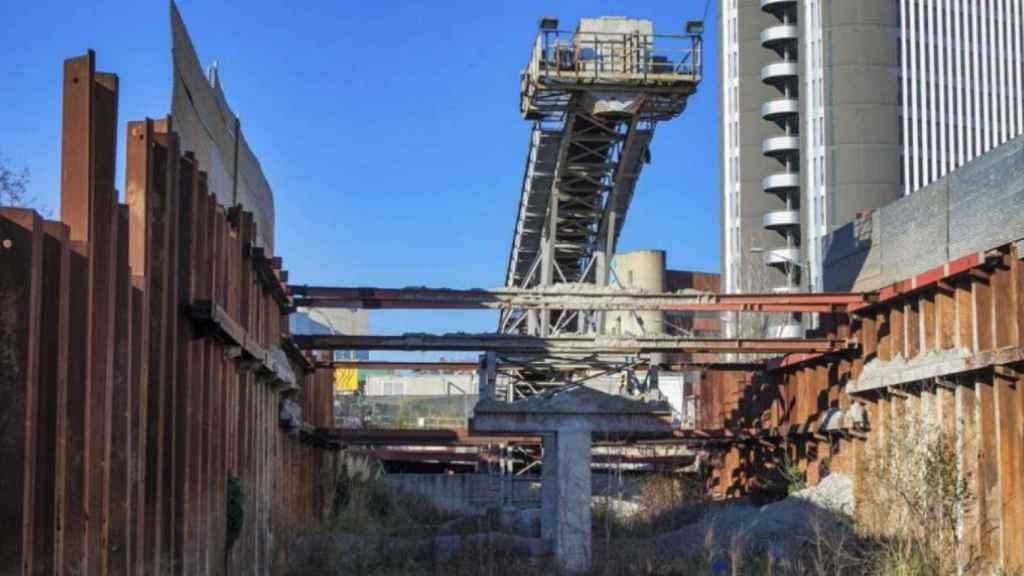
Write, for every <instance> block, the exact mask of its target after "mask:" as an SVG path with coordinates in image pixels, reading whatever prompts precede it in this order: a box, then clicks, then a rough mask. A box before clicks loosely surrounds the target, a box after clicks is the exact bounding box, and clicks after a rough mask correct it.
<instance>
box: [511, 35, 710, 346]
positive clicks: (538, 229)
mask: <svg viewBox="0 0 1024 576" xmlns="http://www.w3.org/2000/svg"><path fill="white" fill-rule="evenodd" d="M550 24H551V23H550V22H548V25H549V29H545V28H544V25H545V22H544V21H542V29H541V30H540V32H539V34H538V36H537V39H536V42H535V44H534V49H533V53H532V56H531V58H530V62H529V64H528V66H527V68H526V70H525V71H524V72H523V83H522V94H521V97H522V99H521V105H520V108H521V112H522V114H523V116H524V117H525V118H526V119H528V120H532V121H533V129H532V131H531V133H530V145H529V151H528V153H527V160H526V169H525V173H524V176H523V186H522V191H521V197H520V203H519V211H518V215H517V218H516V224H515V231H514V236H513V240H512V248H511V252H510V254H509V260H508V269H507V273H506V279H505V285H506V286H507V287H510V288H532V287H544V286H551V285H553V284H556V283H578V282H584V283H592V284H597V285H600V286H603V285H607V283H608V274H609V272H608V264H609V261H610V259H611V255H612V254H614V252H615V245H616V243H617V241H618V237H619V233H620V231H621V230H622V226H623V223H624V222H625V218H626V214H627V213H628V210H629V205H630V203H631V201H632V198H633V192H634V188H635V187H636V182H637V179H638V178H639V176H640V171H641V169H642V168H643V165H644V164H645V163H648V162H649V161H650V158H651V155H650V148H649V147H650V143H651V139H652V138H653V136H654V128H655V126H656V124H657V123H658V122H660V121H664V120H668V119H670V118H673V117H675V116H677V115H679V114H680V113H682V111H683V109H684V108H685V106H686V101H687V98H688V97H689V96H690V95H691V94H693V93H694V92H695V91H696V89H697V85H698V84H699V83H700V80H701V70H702V66H701V38H700V36H698V35H655V34H653V28H652V26H651V23H650V22H649V21H645V20H628V19H623V18H597V19H583V20H581V21H580V24H579V26H578V27H577V30H576V32H575V33H570V32H562V31H558V30H556V29H550ZM600 325H601V322H600V315H599V314H598V313H597V312H595V311H579V310H575V311H568V310H565V311H556V312H549V311H539V312H538V311H532V312H528V311H526V310H518V309H513V310H508V311H506V312H503V313H502V315H501V320H500V330H501V331H502V332H505V333H524V334H532V335H544V336H546V335H549V334H555V333H558V332H563V331H564V332H568V331H575V332H581V333H587V332H600V331H601V326H600Z"/></svg>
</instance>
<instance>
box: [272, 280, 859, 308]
mask: <svg viewBox="0 0 1024 576" xmlns="http://www.w3.org/2000/svg"><path fill="white" fill-rule="evenodd" d="M570 288H571V289H570ZM288 290H289V292H290V293H291V294H292V295H293V296H295V297H296V298H295V305H296V306H306V307H336V308H368V309H418V310H422V309H465V310H474V309H498V310H508V309H520V310H551V309H555V310H557V309H577V308H580V309H588V310H665V311H687V312H709V311H748V312H819V313H828V312H841V311H845V310H846V309H847V308H848V307H850V306H854V305H864V304H868V303H871V302H872V301H873V300H874V298H875V296H874V294H871V293H858V292H837V293H820V294H814V293H808V294H773V293H767V294H718V293H713V292H694V291H689V292H664V293H659V292H648V291H640V290H608V289H601V288H600V287H595V286H588V285H572V286H566V285H561V286H555V287H551V288H534V289H515V288H502V289H497V290H451V289H446V288H422V287H416V288H371V287H329V286H303V285H290V286H288Z"/></svg>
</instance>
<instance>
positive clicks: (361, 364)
mask: <svg viewBox="0 0 1024 576" xmlns="http://www.w3.org/2000/svg"><path fill="white" fill-rule="evenodd" d="M614 360H615V358H609V359H607V361H608V362H613V361H614ZM619 360H621V359H619ZM566 362H568V361H566ZM566 362H562V363H555V364H552V365H551V367H555V366H560V367H565V366H566ZM648 363H649V362H647V361H644V360H639V361H638V362H637V364H636V365H635V367H636V368H639V369H645V368H646V367H647V365H648ZM570 364H571V363H570ZM316 366H317V367H320V368H352V369H357V370H435V371H438V372H476V371H477V370H478V369H479V367H480V366H479V365H478V364H477V363H476V362H388V361H381V360H337V361H327V362H317V364H316ZM525 367H526V365H520V364H517V363H512V364H508V363H504V362H503V361H502V358H499V359H498V365H497V369H498V370H499V371H502V370H506V371H507V370H515V369H522V368H525ZM568 367H570V368H572V367H575V368H580V369H584V368H592V369H593V366H592V365H590V364H587V363H582V364H580V363H578V361H577V364H576V365H575V366H568ZM659 367H660V368H661V369H662V370H667V371H669V372H685V371H688V370H701V369H712V370H741V371H748V372H753V371H757V370H764V369H765V368H767V367H768V363H767V361H763V362H756V361H747V360H744V361H738V362H722V361H718V360H709V361H707V362H676V363H667V364H659Z"/></svg>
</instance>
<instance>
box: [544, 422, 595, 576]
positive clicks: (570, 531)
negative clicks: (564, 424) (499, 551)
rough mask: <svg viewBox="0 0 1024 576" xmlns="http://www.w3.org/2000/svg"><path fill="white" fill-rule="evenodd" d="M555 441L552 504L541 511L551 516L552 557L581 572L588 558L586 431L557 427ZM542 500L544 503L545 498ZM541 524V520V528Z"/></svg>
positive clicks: (589, 494) (589, 550)
mask: <svg viewBox="0 0 1024 576" xmlns="http://www.w3.org/2000/svg"><path fill="white" fill-rule="evenodd" d="M555 443H556V444H557V450H556V453H555V454H556V455H555V457H554V459H555V461H556V466H555V472H554V479H553V480H554V484H555V490H554V492H556V496H555V499H556V501H555V503H554V505H553V506H550V505H549V506H547V507H545V508H544V509H543V513H546V514H547V513H550V514H553V515H554V518H551V517H548V518H547V524H548V525H549V526H551V527H553V530H552V532H553V534H552V537H553V538H554V541H553V545H554V551H555V558H557V559H558V560H559V561H560V562H561V563H562V566H563V568H564V569H565V570H567V571H568V572H570V573H576V572H582V571H584V570H587V569H588V568H590V559H591V548H590V532H591V530H590V512H591V510H590V503H591V502H590V501H591V485H590V450H591V446H590V430H589V429H572V430H568V429H563V430H559V431H558V432H557V433H556V435H555ZM545 444H547V439H546V438H545ZM546 457H547V454H546V453H545V458H546ZM547 474H548V473H545V476H547ZM544 503H545V504H546V503H547V498H546V497H545V500H544ZM543 525H544V522H543V521H542V531H543Z"/></svg>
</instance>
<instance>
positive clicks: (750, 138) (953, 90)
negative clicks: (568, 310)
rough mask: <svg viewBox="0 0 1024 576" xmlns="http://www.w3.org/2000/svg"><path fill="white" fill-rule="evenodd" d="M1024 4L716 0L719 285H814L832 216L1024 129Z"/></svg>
mask: <svg viewBox="0 0 1024 576" xmlns="http://www.w3.org/2000/svg"><path fill="white" fill-rule="evenodd" d="M1022 7H1024V0H721V2H720V10H719V32H720V40H719V42H720V46H719V63H720V72H721V80H720V97H721V110H722V114H721V118H722V120H721V122H722V124H721V128H722V138H721V142H722V144H721V146H722V155H721V177H722V216H723V218H722V221H723V238H722V288H723V290H724V291H726V292H743V291H791V290H801V289H815V290H820V289H821V286H822V284H821V281H822V276H821V270H822V260H823V256H824V254H825V249H826V246H825V245H824V243H825V239H826V237H827V234H828V233H829V232H830V231H831V230H833V229H835V228H836V227H838V226H841V225H843V224H845V223H847V222H849V221H850V220H852V219H853V218H854V217H855V216H856V215H857V214H858V213H861V212H866V211H869V210H872V209H874V208H877V207H879V206H882V205H885V204H888V203H889V202H891V201H893V200H895V199H897V198H899V197H900V196H902V195H906V194H909V193H912V192H913V191H915V190H917V189H919V188H921V187H923V186H925V185H926V184H928V183H929V182H932V181H934V180H936V179H937V178H939V177H941V176H943V175H944V174H946V173H948V172H950V171H952V170H954V169H955V168H957V167H958V166H960V165H961V164H963V163H964V162H966V161H968V160H970V159H971V158H974V157H976V156H978V155H980V154H982V153H984V152H986V151H988V150H990V149H991V148H993V147H995V146H997V145H999V144H1001V143H1003V142H1005V141H1007V140H1009V139H1010V138H1012V137H1014V136H1017V135H1019V134H1021V133H1022V132H1024V118H1022V113H1024V102H1022V97H1024V91H1022V87H1021V75H1022V64H1021V62H1022V48H1024V46H1022V26H1024V23H1022V17H1024V12H1022ZM797 320H798V319H796V318H786V319H780V320H779V322H778V324H779V325H781V326H786V328H784V329H783V330H782V333H783V334H787V333H788V334H796V333H799V327H798V326H797V325H796V324H797ZM732 329H736V328H732ZM739 329H740V330H742V328H741V327H740V328H739Z"/></svg>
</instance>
